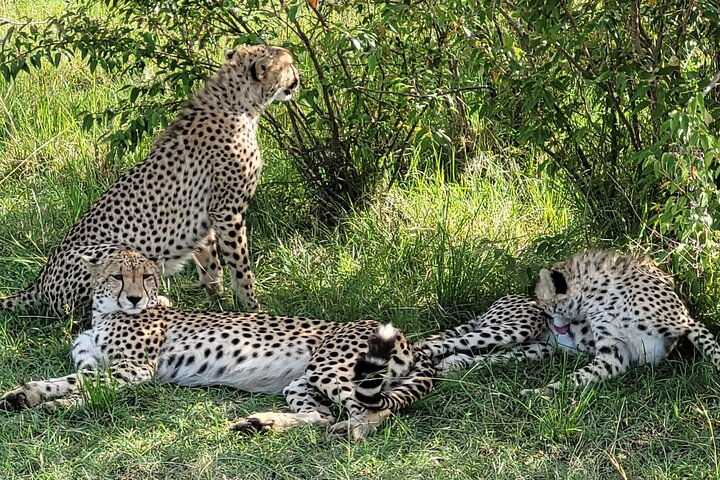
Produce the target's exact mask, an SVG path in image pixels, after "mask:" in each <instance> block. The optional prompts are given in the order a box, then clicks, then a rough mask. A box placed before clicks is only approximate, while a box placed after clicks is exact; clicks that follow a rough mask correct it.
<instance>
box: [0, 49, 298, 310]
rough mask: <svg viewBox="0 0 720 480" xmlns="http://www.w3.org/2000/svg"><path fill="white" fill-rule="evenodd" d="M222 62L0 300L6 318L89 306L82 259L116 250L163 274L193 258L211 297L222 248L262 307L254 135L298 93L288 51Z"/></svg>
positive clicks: (244, 294)
mask: <svg viewBox="0 0 720 480" xmlns="http://www.w3.org/2000/svg"><path fill="white" fill-rule="evenodd" d="M225 57H226V63H225V65H224V66H223V67H222V68H220V70H219V71H218V72H217V73H216V74H215V75H214V76H213V77H211V78H210V79H208V80H207V82H206V83H205V86H204V87H203V88H202V89H200V90H199V91H198V92H196V93H195V94H194V96H193V97H192V98H190V100H189V101H188V102H187V104H186V105H185V107H184V108H183V110H182V112H181V113H180V114H179V115H178V117H177V118H176V119H175V120H173V122H172V123H171V124H170V125H169V126H168V128H167V129H166V130H165V131H164V132H163V133H162V134H161V135H160V137H159V138H158V139H157V141H156V142H155V144H154V145H153V147H152V150H151V152H150V155H149V156H148V157H147V158H146V159H145V160H144V161H142V162H140V163H138V164H137V165H136V166H135V167H133V168H132V169H130V170H129V171H128V172H127V173H125V174H124V175H123V176H122V177H120V178H119V179H118V180H117V181H116V182H115V183H114V184H113V185H112V186H111V187H110V188H109V189H108V191H107V192H105V194H104V195H103V196H102V197H100V199H99V200H98V201H97V202H95V204H94V205H93V206H92V207H91V208H90V210H89V211H88V212H87V213H86V214H85V215H84V216H83V217H82V219H81V220H80V221H79V222H78V223H77V224H76V225H75V226H74V227H73V228H72V229H71V230H70V232H69V233H68V234H67V236H66V237H65V238H64V239H63V240H62V242H60V244H59V245H58V247H57V248H56V250H55V252H54V253H53V255H52V256H51V257H50V260H49V261H48V263H47V265H45V268H43V270H42V271H41V272H40V275H39V276H38V278H37V280H36V282H35V283H34V284H33V285H31V286H30V287H28V288H26V289H25V290H24V291H22V292H20V293H19V294H17V295H14V296H11V297H7V298H4V299H1V300H0V311H1V310H12V309H15V308H18V307H27V306H29V305H32V304H36V303H43V304H46V305H47V306H49V307H50V308H51V309H52V310H53V311H54V312H55V313H56V314H58V315H63V314H65V313H67V312H68V311H70V310H78V311H79V313H80V314H81V315H82V314H84V311H87V310H88V309H89V306H90V295H91V289H90V274H89V273H88V272H87V271H85V269H84V267H83V264H82V260H81V258H82V256H83V255H89V256H92V257H94V258H100V257H102V256H103V255H107V254H109V253H112V252H114V251H117V250H118V249H123V248H127V249H131V250H134V251H137V252H140V253H142V254H143V255H145V256H146V257H147V258H149V259H151V260H152V261H153V262H155V264H156V265H157V266H158V269H159V271H160V273H161V274H163V275H171V274H173V273H176V272H177V271H179V270H180V268H181V267H182V265H183V263H184V262H185V261H186V260H188V259H189V258H190V257H192V256H193V255H194V258H195V261H196V263H197V268H198V273H199V276H200V283H201V284H202V285H203V286H204V287H205V289H206V291H207V292H208V294H209V295H211V296H214V295H220V294H222V292H223V286H222V267H221V266H220V262H219V259H218V254H217V249H216V238H217V240H218V241H217V243H218V245H219V247H220V249H221V251H222V253H223V259H224V260H225V264H226V265H227V266H228V267H229V269H230V273H231V275H232V286H233V289H234V290H235V291H236V292H237V294H238V295H239V297H240V299H241V300H243V301H244V302H245V303H246V306H247V307H249V308H250V309H253V310H255V309H257V307H258V303H257V300H256V299H255V295H254V293H253V275H252V272H251V270H250V261H249V258H248V244H247V233H246V225H245V211H246V209H247V206H248V201H249V200H250V197H252V195H253V193H254V192H255V187H256V184H257V180H258V176H259V174H260V168H261V159H260V150H259V149H258V142H257V135H256V132H257V127H258V120H259V118H260V115H261V113H262V112H263V111H264V110H265V108H266V107H267V106H268V105H270V103H272V102H273V101H276V100H278V101H287V100H289V99H290V98H291V97H292V95H293V93H294V92H295V91H296V90H297V88H298V86H299V77H298V71H297V68H296V67H295V66H294V64H293V58H292V56H291V55H290V53H289V52H288V51H287V50H284V49H282V48H279V47H272V46H268V45H260V46H251V47H245V48H241V49H239V50H237V51H234V50H228V51H227V52H226V53H225Z"/></svg>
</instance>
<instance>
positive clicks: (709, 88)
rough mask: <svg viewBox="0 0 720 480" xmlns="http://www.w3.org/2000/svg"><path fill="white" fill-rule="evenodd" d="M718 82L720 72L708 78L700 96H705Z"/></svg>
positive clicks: (719, 80)
mask: <svg viewBox="0 0 720 480" xmlns="http://www.w3.org/2000/svg"><path fill="white" fill-rule="evenodd" d="M718 82H720V72H717V73H716V74H715V76H714V77H713V78H712V80H710V83H708V85H707V87H705V88H703V92H702V96H703V98H704V97H707V96H708V94H709V93H710V92H711V91H712V89H713V88H715V87H716V86H717V84H718Z"/></svg>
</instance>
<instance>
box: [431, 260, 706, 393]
mask: <svg viewBox="0 0 720 480" xmlns="http://www.w3.org/2000/svg"><path fill="white" fill-rule="evenodd" d="M535 294H536V297H537V301H532V300H531V299H529V298H528V299H524V300H521V297H518V299H517V301H516V302H515V303H513V304H512V305H509V307H510V308H511V310H510V311H507V310H505V307H508V305H507V304H504V305H503V304H502V303H501V308H499V309H498V308H495V306H493V308H491V310H490V311H489V312H488V313H487V314H486V315H484V316H482V317H481V319H483V322H482V324H479V325H475V324H470V325H468V326H466V327H459V328H458V329H457V332H458V334H457V335H456V336H453V335H452V334H449V335H448V336H449V338H447V339H445V342H446V344H447V345H450V346H452V347H454V346H455V345H459V346H460V348H458V349H454V350H453V348H447V349H437V348H436V349H434V350H433V349H430V351H431V352H432V353H433V359H434V362H435V363H437V364H438V366H439V368H440V369H441V370H443V371H449V370H456V369H461V368H467V367H468V366H470V365H472V364H474V363H478V362H487V363H492V362H497V361H502V360H511V359H517V360H520V359H540V358H543V357H546V356H548V355H550V354H552V353H553V352H554V351H557V350H562V351H566V352H568V353H570V354H577V353H587V354H589V355H591V356H592V357H593V359H592V361H591V362H590V363H589V364H588V365H587V366H585V367H583V368H581V369H579V370H577V371H575V372H573V373H571V374H570V375H569V376H568V377H567V378H566V379H565V380H564V381H557V382H554V383H551V384H549V385H547V386H545V387H543V388H540V389H533V390H525V391H524V392H525V393H528V392H534V393H542V394H549V393H551V392H552V391H554V390H557V389H558V388H560V387H561V386H562V385H563V383H567V384H568V385H571V386H575V387H582V386H585V385H588V384H590V383H593V382H596V381H599V380H604V379H609V378H613V377H616V376H617V375H619V374H621V373H623V372H625V371H626V370H627V369H628V367H629V366H630V365H631V364H645V363H652V364H655V363H658V362H660V361H661V360H663V359H665V358H666V357H667V355H668V354H669V353H670V351H671V350H672V349H673V348H674V346H675V344H676V343H677V341H678V340H679V339H680V338H681V337H684V336H686V337H687V338H688V339H689V340H690V341H691V342H692V343H693V344H694V345H695V346H696V347H697V348H698V349H700V350H701V351H703V352H704V353H705V354H706V355H707V356H708V358H710V360H711V361H712V362H713V363H714V365H715V367H716V368H718V369H719V370H720V346H718V343H717V342H716V341H715V339H714V338H713V336H712V334H711V333H710V332H709V331H708V330H707V328H705V326H704V325H702V324H701V323H699V322H697V321H695V320H694V319H693V318H692V317H691V316H690V314H689V312H688V310H687V307H686V306H685V305H684V303H683V302H682V300H681V299H680V297H679V296H678V295H677V293H675V291H674V281H673V279H672V277H671V276H670V275H669V274H667V273H666V272H663V271H662V270H660V269H659V268H657V267H656V266H655V265H653V264H652V263H651V262H650V261H649V260H648V259H647V258H636V257H632V256H627V255H621V254H619V253H617V252H615V251H613V250H599V251H589V252H586V253H579V254H576V255H574V256H572V257H571V258H570V259H568V260H566V261H564V262H560V263H557V264H555V265H554V266H553V267H552V268H551V269H542V270H541V271H540V275H539V280H538V283H537V286H536V289H535ZM500 302H502V299H501V301H500ZM494 308H495V309H494ZM493 309H494V310H493ZM491 312H492V315H490V313H491ZM517 316H523V317H525V318H528V319H534V320H533V321H534V322H537V323H536V325H537V326H539V325H541V326H542V327H543V328H542V331H541V333H540V334H539V335H537V336H533V335H529V336H528V335H525V333H527V332H528V331H529V330H528V329H527V328H526V329H525V331H524V333H523V334H522V335H518V336H517V338H512V336H511V335H508V336H495V333H494V332H497V331H498V330H502V329H503V326H504V323H505V322H506V319H507V318H515V317H517ZM543 318H547V321H544V322H542V323H541V319H543ZM531 323H532V322H531ZM530 330H531V329H530ZM478 339H484V340H485V341H481V342H479V343H478ZM488 339H491V341H490V342H489V343H490V344H491V345H490V347H498V346H499V347H506V348H504V349H502V350H501V351H490V352H487V351H485V352H481V353H480V354H478V355H475V350H474V349H473V348H472V347H475V346H477V345H480V346H482V347H483V348H485V347H488V341H487V340H488ZM493 340H496V342H493ZM506 340H509V341H506ZM425 343H428V342H425ZM433 345H435V344H434V343H433V341H432V340H431V341H430V342H429V346H430V347H432V346H433ZM426 348H427V347H426Z"/></svg>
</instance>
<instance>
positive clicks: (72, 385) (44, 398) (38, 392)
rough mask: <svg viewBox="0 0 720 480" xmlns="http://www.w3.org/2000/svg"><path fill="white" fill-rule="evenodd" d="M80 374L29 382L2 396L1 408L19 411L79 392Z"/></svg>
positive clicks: (0, 400) (0, 399) (0, 398)
mask: <svg viewBox="0 0 720 480" xmlns="http://www.w3.org/2000/svg"><path fill="white" fill-rule="evenodd" d="M79 382H80V376H79V374H77V373H73V374H71V375H66V376H64V377H58V378H52V379H50V380H40V381H35V382H27V383H24V384H22V385H20V386H19V387H17V388H16V389H14V390H10V391H9V392H7V393H5V394H4V395H3V396H2V397H0V410H5V411H8V412H17V411H20V410H24V409H26V408H32V407H35V406H37V405H39V404H41V403H44V402H48V401H51V400H54V399H56V398H62V397H64V396H67V395H72V394H75V393H77V392H78V383H79Z"/></svg>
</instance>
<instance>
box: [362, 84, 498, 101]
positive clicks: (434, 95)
mask: <svg viewBox="0 0 720 480" xmlns="http://www.w3.org/2000/svg"><path fill="white" fill-rule="evenodd" d="M353 89H354V90H358V91H360V92H364V93H379V94H384V95H397V96H399V97H408V98H427V99H434V98H437V97H444V96H446V95H454V94H456V93H460V92H472V91H478V90H490V91H494V90H495V87H493V86H492V85H476V86H473V87H459V88H453V89H451V90H442V91H440V92H435V93H408V92H393V91H392V90H375V89H373V88H365V87H360V86H355V87H353Z"/></svg>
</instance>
